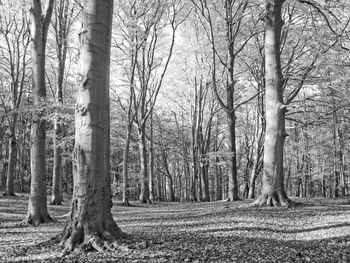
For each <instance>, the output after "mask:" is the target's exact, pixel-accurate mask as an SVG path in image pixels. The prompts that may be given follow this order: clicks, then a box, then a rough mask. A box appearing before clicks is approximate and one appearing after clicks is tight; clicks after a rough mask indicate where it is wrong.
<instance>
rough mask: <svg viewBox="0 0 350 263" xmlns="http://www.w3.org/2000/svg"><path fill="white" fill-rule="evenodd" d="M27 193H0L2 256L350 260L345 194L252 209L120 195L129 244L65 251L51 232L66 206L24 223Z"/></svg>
mask: <svg viewBox="0 0 350 263" xmlns="http://www.w3.org/2000/svg"><path fill="white" fill-rule="evenodd" d="M27 198H28V196H18V197H0V262H193V263H201V262H259V263H260V262H330V263H331V262H350V203H349V202H348V200H346V199H338V200H333V199H297V200H296V201H298V202H299V203H300V205H298V206H296V207H295V208H289V209H287V208H256V207H251V206H250V205H249V204H250V202H251V201H252V200H243V201H239V202H234V203H227V202H209V203H156V204H155V205H143V204H139V203H136V202H135V203H131V204H132V206H131V207H123V206H121V205H120V202H119V201H115V205H114V207H113V209H112V213H113V215H114V219H115V220H116V222H117V224H118V225H119V226H120V227H121V229H122V230H123V231H125V232H126V233H128V234H129V235H130V236H131V239H130V240H129V241H128V244H127V246H128V247H129V249H119V250H118V249H116V250H114V251H106V252H92V251H85V250H82V249H78V250H75V251H73V252H72V253H71V254H67V255H62V253H61V252H62V248H60V247H58V245H57V244H56V243H54V241H53V238H54V237H55V236H56V235H57V234H59V233H60V232H61V231H62V230H63V227H64V223H65V220H66V215H67V213H69V207H70V206H69V204H68V203H65V204H64V205H63V206H59V207H58V206H50V205H49V213H50V215H51V216H53V217H54V218H56V219H57V222H55V223H50V224H45V225H40V226H39V227H32V226H21V225H20V221H21V220H22V219H23V218H24V216H25V213H26V208H27V200H28V199H27ZM50 240H51V241H50ZM45 241H46V242H45Z"/></svg>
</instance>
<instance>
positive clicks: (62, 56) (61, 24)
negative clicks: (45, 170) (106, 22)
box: [51, 0, 75, 205]
mask: <svg viewBox="0 0 350 263" xmlns="http://www.w3.org/2000/svg"><path fill="white" fill-rule="evenodd" d="M74 7H75V6H74V5H73V4H72V3H71V2H70V1H65V0H58V1H57V2H56V4H55V19H54V22H53V28H54V31H55V40H56V48H57V53H56V55H57V60H58V66H57V81H56V94H55V99H56V107H57V109H59V108H62V107H63V84H64V83H63V80H64V75H65V68H66V58H67V52H68V36H69V33H70V31H71V27H72V23H73V15H74ZM63 129H64V127H62V125H61V123H60V117H59V113H57V116H55V120H54V140H53V144H54V152H53V154H54V157H53V175H52V196H51V204H52V205H60V204H61V203H62V201H63V197H62V168H61V167H62V148H61V146H60V143H61V138H62V135H63V134H62V133H63Z"/></svg>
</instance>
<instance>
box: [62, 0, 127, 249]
mask: <svg viewBox="0 0 350 263" xmlns="http://www.w3.org/2000/svg"><path fill="white" fill-rule="evenodd" d="M112 14H113V1H112V0H85V1H84V2H83V10H82V28H81V31H80V34H79V38H80V45H81V46H80V85H79V87H78V94H77V100H76V112H75V118H76V121H75V127H76V132H75V147H74V171H73V176H74V193H73V198H72V207H71V217H70V220H69V221H68V223H67V225H66V227H65V229H64V231H63V233H62V236H61V238H62V239H63V240H62V242H63V244H64V245H65V249H66V250H67V251H70V250H72V249H73V248H74V246H75V245H78V244H81V243H83V244H85V245H87V246H90V247H91V248H94V249H96V250H98V251H102V250H104V249H105V248H106V246H107V245H106V244H108V245H111V243H112V244H116V243H115V241H116V239H117V238H121V237H124V236H125V234H124V233H123V232H122V231H121V230H120V228H119V227H118V225H117V224H116V222H115V221H114V219H113V216H112V214H111V208H112V200H111V187H110V183H111V179H110V116H109V115H110V107H109V76H110V73H109V72H110V47H111V31H112ZM104 241H106V242H104ZM109 247H110V246H109Z"/></svg>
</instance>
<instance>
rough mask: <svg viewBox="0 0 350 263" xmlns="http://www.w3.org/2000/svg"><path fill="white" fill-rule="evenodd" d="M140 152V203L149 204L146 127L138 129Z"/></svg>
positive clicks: (142, 126)
mask: <svg viewBox="0 0 350 263" xmlns="http://www.w3.org/2000/svg"><path fill="white" fill-rule="evenodd" d="M138 137H139V140H138V141H139V151H140V166H141V167H140V195H139V202H140V203H147V202H148V199H149V189H148V172H147V147H146V127H145V126H144V125H141V126H140V127H139V128H138Z"/></svg>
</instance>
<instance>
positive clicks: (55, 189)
mask: <svg viewBox="0 0 350 263" xmlns="http://www.w3.org/2000/svg"><path fill="white" fill-rule="evenodd" d="M54 134H55V136H54V139H53V144H54V150H53V175H52V196H51V204H52V205H61V204H62V201H63V196H62V149H61V146H60V145H59V144H60V142H61V136H60V135H61V128H60V123H59V120H58V117H57V118H56V119H55V124H54Z"/></svg>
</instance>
